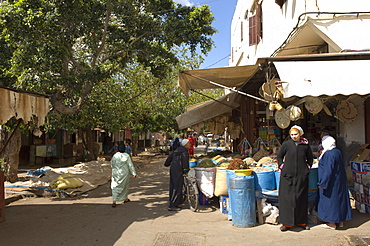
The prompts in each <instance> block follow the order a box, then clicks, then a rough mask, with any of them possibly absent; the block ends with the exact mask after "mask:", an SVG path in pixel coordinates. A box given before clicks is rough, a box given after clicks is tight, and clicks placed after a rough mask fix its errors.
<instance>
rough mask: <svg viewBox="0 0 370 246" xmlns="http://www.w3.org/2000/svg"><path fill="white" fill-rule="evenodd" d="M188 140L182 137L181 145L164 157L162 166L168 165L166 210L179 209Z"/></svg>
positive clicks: (186, 168)
mask: <svg viewBox="0 0 370 246" xmlns="http://www.w3.org/2000/svg"><path fill="white" fill-rule="evenodd" d="M189 148H190V141H189V140H188V139H183V140H182V141H181V146H180V147H178V148H177V149H176V150H175V151H173V152H172V153H171V154H170V155H169V156H168V158H167V159H166V161H165V163H164V166H165V167H168V166H171V167H170V192H169V193H170V195H169V206H168V211H179V210H181V207H180V205H181V204H182V203H183V200H182V186H183V183H184V177H183V174H185V173H187V172H188V171H189V153H188V149H189Z"/></svg>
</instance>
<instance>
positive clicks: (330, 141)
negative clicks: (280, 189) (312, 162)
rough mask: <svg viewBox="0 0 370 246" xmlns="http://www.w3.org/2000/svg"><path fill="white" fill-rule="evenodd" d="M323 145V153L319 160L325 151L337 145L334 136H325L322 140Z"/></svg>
mask: <svg viewBox="0 0 370 246" xmlns="http://www.w3.org/2000/svg"><path fill="white" fill-rule="evenodd" d="M321 145H322V147H323V150H322V153H321V155H320V157H319V160H320V159H321V158H322V157H323V156H324V153H325V152H326V151H328V150H331V149H334V148H336V147H337V146H336V145H335V139H334V138H333V137H332V136H324V137H323V138H322V141H321Z"/></svg>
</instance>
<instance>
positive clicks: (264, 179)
mask: <svg viewBox="0 0 370 246" xmlns="http://www.w3.org/2000/svg"><path fill="white" fill-rule="evenodd" d="M254 173H255V174H256V175H255V177H256V178H257V182H256V183H257V187H256V189H257V190H275V189H276V183H275V172H274V171H272V170H271V171H267V172H254Z"/></svg>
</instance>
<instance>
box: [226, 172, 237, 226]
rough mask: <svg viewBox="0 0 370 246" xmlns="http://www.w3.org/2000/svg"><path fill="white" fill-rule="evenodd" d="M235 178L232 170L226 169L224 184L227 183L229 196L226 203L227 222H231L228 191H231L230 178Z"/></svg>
mask: <svg viewBox="0 0 370 246" xmlns="http://www.w3.org/2000/svg"><path fill="white" fill-rule="evenodd" d="M234 176H237V175H236V174H235V172H234V170H228V169H226V183H227V192H228V194H229V199H228V202H227V206H228V211H227V220H229V221H230V220H232V213H233V212H232V207H231V206H232V205H231V198H230V192H231V191H230V190H231V177H234Z"/></svg>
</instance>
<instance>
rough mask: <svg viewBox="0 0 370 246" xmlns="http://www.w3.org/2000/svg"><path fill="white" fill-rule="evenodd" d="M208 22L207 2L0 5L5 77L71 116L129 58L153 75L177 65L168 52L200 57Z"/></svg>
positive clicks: (96, 0)
mask: <svg viewBox="0 0 370 246" xmlns="http://www.w3.org/2000/svg"><path fill="white" fill-rule="evenodd" d="M212 21H213V16H212V13H211V11H210V9H209V7H208V6H207V5H203V6H201V7H186V6H181V5H175V4H174V3H173V1H172V0H89V1H77V0H64V1H63V0H61V1H60V0H58V1H55V0H54V1H53V0H8V1H2V2H1V5H0V26H1V30H2V32H1V35H0V37H1V38H0V39H1V41H2V42H3V43H4V42H5V43H4V45H3V46H2V47H7V48H8V49H7V50H8V52H11V53H10V54H9V55H8V57H9V59H8V61H9V62H8V63H5V65H7V64H8V67H9V69H8V70H6V76H7V77H12V78H14V79H15V83H14V84H13V85H14V86H17V87H20V88H23V89H30V90H33V91H38V92H42V93H45V94H48V95H51V102H52V104H53V107H54V109H55V110H57V111H59V112H60V113H62V114H72V113H77V112H79V111H80V110H81V108H82V105H83V104H84V102H85V100H86V98H87V97H88V95H89V94H90V92H91V91H92V89H93V88H94V86H97V85H99V84H100V83H106V81H107V80H109V79H112V78H113V77H115V76H116V75H117V74H119V73H120V72H122V70H123V69H124V68H126V67H127V65H128V64H131V63H132V62H133V61H135V62H137V63H139V64H142V65H143V66H144V67H148V68H150V72H151V73H152V74H153V75H154V76H156V77H159V78H161V77H164V76H165V75H166V74H167V73H168V72H169V68H171V67H173V65H174V64H176V63H177V62H178V58H177V57H176V49H174V48H175V47H178V46H184V47H189V49H190V52H194V51H196V50H197V49H199V50H200V52H201V53H203V54H207V52H209V51H210V49H211V48H212V45H213V43H212V39H211V36H212V35H213V34H214V33H215V29H214V28H212V26H211V23H212ZM3 71H4V70H3Z"/></svg>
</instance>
